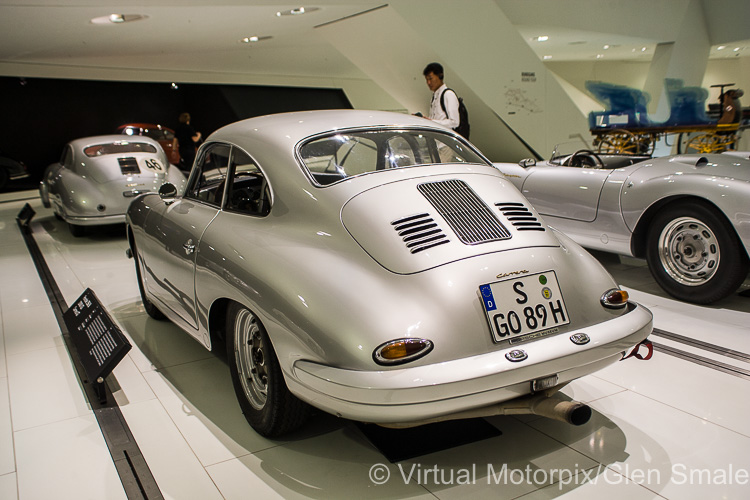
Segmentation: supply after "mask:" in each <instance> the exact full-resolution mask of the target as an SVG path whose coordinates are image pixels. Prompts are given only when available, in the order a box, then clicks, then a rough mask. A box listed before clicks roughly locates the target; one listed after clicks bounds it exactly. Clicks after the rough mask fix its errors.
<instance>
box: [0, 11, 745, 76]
mask: <svg viewBox="0 0 750 500" xmlns="http://www.w3.org/2000/svg"><path fill="white" fill-rule="evenodd" d="M394 1H404V0H394ZM455 1H458V0H455ZM462 1H463V2H464V5H465V6H466V8H467V9H476V10H477V16H481V8H480V7H481V6H482V5H486V4H484V3H483V2H480V1H474V0H462ZM495 1H496V3H497V4H498V5H499V6H500V7H501V8H502V9H503V11H504V12H505V13H506V15H508V17H509V19H510V20H511V22H513V23H514V25H515V26H516V28H517V29H518V31H519V33H520V34H521V36H522V37H523V38H524V39H525V40H527V41H528V43H529V44H530V46H531V47H532V49H533V50H534V51H535V52H536V54H537V55H538V56H539V57H540V58H545V56H547V57H546V60H551V61H572V60H592V59H597V58H599V59H603V60H639V61H648V60H650V59H651V57H652V55H653V53H654V47H655V46H656V44H657V43H660V42H664V41H665V40H663V39H661V38H660V37H659V35H660V34H659V33H655V34H652V35H651V36H643V33H640V34H639V35H638V36H636V35H630V34H628V30H627V29H622V28H623V27H622V26H617V29H616V30H610V31H615V32H614V33H612V32H607V30H606V29H605V27H603V26H601V25H596V26H594V28H596V29H581V28H580V27H579V25H575V26H572V27H569V26H570V24H575V23H568V25H567V26H564V25H563V20H562V19H561V22H560V23H550V22H549V20H547V21H546V22H545V21H544V19H548V18H549V15H547V16H542V15H539V16H535V15H534V12H530V8H529V7H533V4H539V2H540V1H542V0H537V1H536V2H524V1H523V0H495ZM586 1H587V0H578V3H583V4H585V3H586ZM628 1H631V0H628ZM633 1H635V0H633ZM670 1H671V2H672V3H675V2H683V3H684V0H670ZM712 1H713V3H712V4H711V5H714V6H715V5H717V4H716V3H715V2H719V3H723V4H726V3H730V4H731V5H732V6H736V5H738V4H739V5H740V6H746V7H748V9H747V10H748V12H747V14H750V6H749V5H748V1H747V0H712ZM743 2H744V3H743ZM385 4H386V2H385V1H384V0H375V1H373V0H320V1H317V2H315V3H314V4H313V5H314V6H315V7H318V8H319V9H318V10H316V11H314V12H310V13H307V14H305V15H285V16H277V15H276V13H277V12H279V11H288V10H291V9H296V8H298V7H300V5H299V4H288V3H281V2H274V1H268V0H265V1H264V0H221V1H220V2H218V3H213V4H210V5H209V4H208V2H207V1H205V0H151V1H148V2H143V4H141V5H137V4H134V3H133V2H127V1H124V0H58V1H52V0H0V69H2V67H3V66H2V65H3V64H4V65H6V66H5V67H12V68H14V71H15V72H16V73H20V72H22V71H23V68H29V69H31V68H35V69H39V68H44V67H60V66H64V67H67V68H76V67H79V68H92V67H95V68H100V69H108V68H110V69H118V70H123V69H125V70H130V71H133V72H137V76H138V77H139V78H142V79H144V80H148V74H149V72H156V71H163V70H173V71H180V72H183V73H188V74H189V72H191V71H195V72H200V73H203V74H205V73H223V74H240V75H241V74H254V75H277V76H300V77H317V78H325V77H336V78H363V77H364V75H363V74H362V73H361V71H360V70H359V69H358V68H357V67H356V66H355V65H354V64H352V63H351V62H350V61H349V60H348V59H346V58H345V57H344V56H342V55H341V53H340V52H339V51H338V50H336V49H335V48H334V47H332V46H330V45H329V44H328V43H326V42H325V41H324V40H323V38H322V37H320V36H317V35H316V30H315V27H316V26H319V25H321V24H325V23H329V22H333V21H336V20H339V19H342V18H346V17H348V16H353V15H356V14H358V13H361V12H365V11H367V10H370V9H375V8H378V7H381V6H383V5H385ZM624 4H625V2H624V1H623V0H621V1H620V4H619V5H620V6H622V5H624ZM557 5H562V4H560V3H558V4H557ZM568 5H570V4H568ZM609 5H612V4H611V3H610V4H609ZM632 5H634V6H638V7H640V6H642V5H644V4H643V2H642V1H639V2H636V3H633V4H632ZM680 5H682V3H680ZM600 10H601V9H600ZM115 13H119V14H124V15H126V16H127V15H134V14H140V15H143V16H145V17H144V19H142V20H139V21H135V22H129V23H123V24H111V23H106V24H94V23H92V22H91V20H92V19H94V18H97V17H101V16H108V15H110V14H115ZM645 14H646V15H647V14H648V13H645ZM599 15H601V13H599ZM537 17H539V18H541V19H542V20H541V21H540V22H538V23H537V22H534V21H535V19H536V18H537ZM579 17H580V16H579ZM735 17H736V16H735ZM747 17H748V16H744V19H747ZM743 22H745V21H743ZM584 24H585V23H584ZM745 24H747V23H746V22H745ZM613 26H614V25H613ZM641 31H643V30H641ZM623 32H624V33H625V34H623ZM744 32H745V33H747V29H745V30H744ZM539 35H547V36H548V37H549V39H548V40H547V41H545V42H539V41H535V40H532V39H533V38H534V37H537V36H539ZM252 36H258V37H271V38H268V39H265V40H261V41H258V42H255V43H243V42H241V39H243V38H245V37H252ZM729 42H731V43H726V44H724V45H726V48H724V49H723V50H717V48H718V44H717V45H715V46H714V48H713V49H712V51H711V57H712V58H716V57H737V56H742V57H747V56H750V48H748V47H750V40H747V39H744V40H730V41H729ZM605 45H608V46H609V48H606V49H605V48H604V47H605ZM735 47H736V48H737V51H734V49H735ZM373 50H377V47H373ZM19 76H21V75H19Z"/></svg>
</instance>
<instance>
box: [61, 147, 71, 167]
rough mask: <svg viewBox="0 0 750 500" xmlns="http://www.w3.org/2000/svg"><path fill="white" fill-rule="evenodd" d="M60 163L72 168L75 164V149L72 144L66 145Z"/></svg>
mask: <svg viewBox="0 0 750 500" xmlns="http://www.w3.org/2000/svg"><path fill="white" fill-rule="evenodd" d="M60 164H61V165H62V166H63V167H65V168H70V167H71V166H72V165H73V150H72V148H71V147H70V146H65V148H64V149H63V152H62V155H61V156H60Z"/></svg>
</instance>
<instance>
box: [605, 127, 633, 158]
mask: <svg viewBox="0 0 750 500" xmlns="http://www.w3.org/2000/svg"><path fill="white" fill-rule="evenodd" d="M597 139H598V143H597V152H598V153H603V154H622V153H626V154H636V153H637V152H638V149H639V148H638V139H637V138H636V136H635V134H633V133H632V132H630V131H629V130H615V131H612V132H608V133H606V134H603V135H601V136H600V137H598V138H597Z"/></svg>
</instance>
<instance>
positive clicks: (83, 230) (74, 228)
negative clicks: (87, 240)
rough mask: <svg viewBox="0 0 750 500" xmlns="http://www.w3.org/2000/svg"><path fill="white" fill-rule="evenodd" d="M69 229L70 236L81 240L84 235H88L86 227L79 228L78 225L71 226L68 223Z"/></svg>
mask: <svg viewBox="0 0 750 500" xmlns="http://www.w3.org/2000/svg"><path fill="white" fill-rule="evenodd" d="M68 229H70V234H72V235H73V236H75V237H76V238H80V237H81V236H83V235H84V234H86V226H79V225H77V224H71V223H70V222H68Z"/></svg>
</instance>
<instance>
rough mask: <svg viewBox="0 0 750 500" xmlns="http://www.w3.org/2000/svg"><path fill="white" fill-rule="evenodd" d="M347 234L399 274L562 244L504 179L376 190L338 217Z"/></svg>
mask: <svg viewBox="0 0 750 500" xmlns="http://www.w3.org/2000/svg"><path fill="white" fill-rule="evenodd" d="M341 219H342V222H343V223H344V227H346V229H347V231H349V233H350V234H351V235H352V237H353V238H354V239H355V240H356V241H357V243H359V245H360V246H361V247H362V248H363V249H364V250H365V251H366V252H367V253H368V254H369V255H370V256H371V257H372V258H373V259H375V260H376V261H377V262H378V263H379V264H380V265H382V266H383V267H385V268H386V269H388V270H390V271H392V272H394V273H398V274H412V273H418V272H421V271H425V270H427V269H431V268H434V267H437V266H440V265H443V264H447V263H449V262H454V261H457V260H461V259H465V258H469V257H473V256H477V255H484V254H488V253H492V252H502V251H507V250H512V249H518V248H526V247H538V246H548V247H550V246H551V247H557V246H559V242H558V241H557V239H556V238H555V237H554V235H553V234H552V233H551V231H549V229H547V227H546V226H545V224H544V223H543V222H542V220H541V218H540V217H539V216H538V215H537V213H536V212H535V211H534V209H533V208H532V207H531V205H530V204H529V202H528V201H527V200H526V199H525V198H524V197H523V196H522V195H521V194H520V193H519V192H518V190H517V189H516V188H515V187H513V185H512V184H511V183H510V182H508V181H507V180H506V179H504V178H502V177H500V176H499V175H498V176H495V175H488V174H460V175H437V176H432V177H422V178H419V179H407V180H403V181H398V182H393V183H390V184H385V185H382V186H378V187H376V188H373V189H370V190H368V191H365V192H363V193H360V194H358V195H356V196H355V197H353V198H352V199H351V200H349V201H348V202H347V203H346V205H345V206H344V208H343V209H342V211H341Z"/></svg>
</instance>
